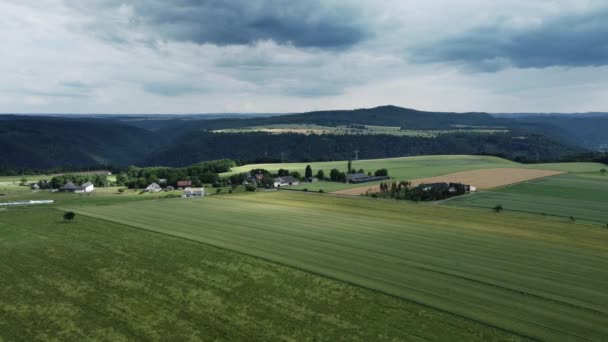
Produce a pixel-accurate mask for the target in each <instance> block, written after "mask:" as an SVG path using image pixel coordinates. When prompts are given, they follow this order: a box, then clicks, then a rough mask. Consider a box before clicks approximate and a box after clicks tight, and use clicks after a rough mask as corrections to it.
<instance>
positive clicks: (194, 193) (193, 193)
mask: <svg viewBox="0 0 608 342" xmlns="http://www.w3.org/2000/svg"><path fill="white" fill-rule="evenodd" d="M203 196H205V188H186V189H184V193H183V194H182V197H183V198H190V197H203Z"/></svg>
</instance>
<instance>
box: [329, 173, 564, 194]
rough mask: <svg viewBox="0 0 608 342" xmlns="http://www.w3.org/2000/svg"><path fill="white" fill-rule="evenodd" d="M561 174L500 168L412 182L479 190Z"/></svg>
mask: <svg viewBox="0 0 608 342" xmlns="http://www.w3.org/2000/svg"><path fill="white" fill-rule="evenodd" d="M560 174H563V172H558V171H549V170H535V169H520V168H499V169H483V170H474V171H464V172H456V173H450V174H447V175H443V176H437V177H430V178H420V179H414V180H412V181H411V182H412V185H414V186H416V185H419V184H429V183H439V182H448V183H463V184H468V185H472V186H474V187H476V188H477V189H478V190H484V189H492V188H497V187H500V186H505V185H511V184H516V183H521V182H525V181H529V180H533V179H538V178H544V177H550V176H556V175H560ZM379 189H380V187H379V186H378V185H370V186H364V187H360V188H353V189H346V190H340V191H336V192H334V193H335V194H340V195H352V196H358V195H363V194H365V192H366V191H369V192H370V193H371V192H378V191H379Z"/></svg>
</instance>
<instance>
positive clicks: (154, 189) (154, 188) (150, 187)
mask: <svg viewBox="0 0 608 342" xmlns="http://www.w3.org/2000/svg"><path fill="white" fill-rule="evenodd" d="M161 190H162V189H161V187H160V185H158V184H157V183H151V184H150V185H148V187H147V188H145V189H144V191H145V192H159V191H161Z"/></svg>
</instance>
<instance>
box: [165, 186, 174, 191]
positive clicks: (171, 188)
mask: <svg viewBox="0 0 608 342" xmlns="http://www.w3.org/2000/svg"><path fill="white" fill-rule="evenodd" d="M173 190H175V188H174V187H172V186H171V185H168V186H167V187H166V188H165V191H173Z"/></svg>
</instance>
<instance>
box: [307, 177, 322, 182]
mask: <svg viewBox="0 0 608 342" xmlns="http://www.w3.org/2000/svg"><path fill="white" fill-rule="evenodd" d="M306 181H307V182H308V183H316V182H318V181H319V178H317V177H308V178H306Z"/></svg>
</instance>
